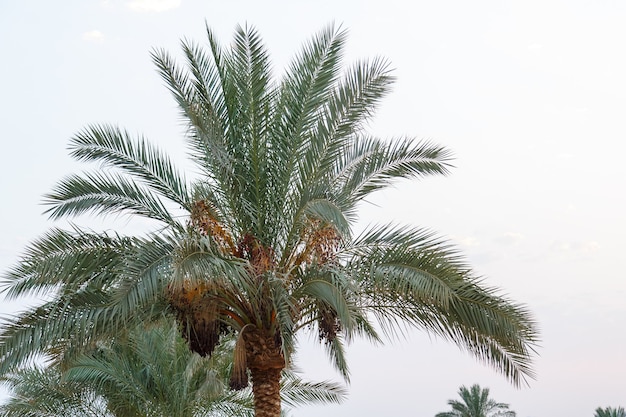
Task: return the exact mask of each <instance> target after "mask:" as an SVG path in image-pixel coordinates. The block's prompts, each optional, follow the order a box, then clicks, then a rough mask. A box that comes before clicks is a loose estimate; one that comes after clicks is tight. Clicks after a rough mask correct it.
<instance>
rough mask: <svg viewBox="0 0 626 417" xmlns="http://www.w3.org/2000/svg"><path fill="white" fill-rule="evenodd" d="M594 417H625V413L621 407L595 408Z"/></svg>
mask: <svg viewBox="0 0 626 417" xmlns="http://www.w3.org/2000/svg"><path fill="white" fill-rule="evenodd" d="M594 417H626V411H625V410H624V408H623V407H619V408H613V407H606V408H602V407H598V408H596V413H595V415H594Z"/></svg>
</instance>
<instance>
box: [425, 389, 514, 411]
mask: <svg viewBox="0 0 626 417" xmlns="http://www.w3.org/2000/svg"><path fill="white" fill-rule="evenodd" d="M459 396H460V397H461V399H462V401H456V400H450V401H448V404H449V405H451V406H452V411H447V412H444V413H437V415H436V416H435V417H515V411H510V410H509V405H508V404H503V403H497V402H495V401H494V400H492V399H490V398H489V388H483V389H481V388H480V386H479V385H478V384H474V385H472V386H471V387H470V388H469V389H467V387H465V386H461V388H460V389H459Z"/></svg>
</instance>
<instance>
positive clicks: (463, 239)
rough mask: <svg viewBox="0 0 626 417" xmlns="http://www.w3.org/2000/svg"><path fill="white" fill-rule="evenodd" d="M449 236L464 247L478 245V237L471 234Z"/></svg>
mask: <svg viewBox="0 0 626 417" xmlns="http://www.w3.org/2000/svg"><path fill="white" fill-rule="evenodd" d="M451 237H452V240H455V241H456V242H457V243H459V244H460V245H462V246H465V247H476V246H480V242H479V241H478V239H476V238H475V237H472V236H451Z"/></svg>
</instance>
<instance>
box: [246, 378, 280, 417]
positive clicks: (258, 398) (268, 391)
mask: <svg viewBox="0 0 626 417" xmlns="http://www.w3.org/2000/svg"><path fill="white" fill-rule="evenodd" d="M250 373H251V377H252V394H253V395H254V416H255V417H280V374H281V369H277V368H270V369H258V368H252V369H250Z"/></svg>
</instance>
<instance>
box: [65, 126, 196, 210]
mask: <svg viewBox="0 0 626 417" xmlns="http://www.w3.org/2000/svg"><path fill="white" fill-rule="evenodd" d="M69 149H70V151H71V153H70V155H71V156H72V157H74V158H75V159H77V160H78V161H100V162H102V163H103V165H104V166H105V167H111V168H118V169H121V170H124V171H125V172H127V173H128V174H129V175H131V176H133V177H137V178H138V179H140V180H141V181H142V182H143V183H144V184H145V185H147V186H148V187H149V188H150V189H152V190H153V191H155V192H157V193H159V194H160V195H161V196H162V197H165V198H167V199H169V200H171V201H173V202H175V203H177V204H179V205H180V206H181V207H182V208H184V209H186V210H190V201H189V192H188V190H187V184H186V181H185V179H184V177H183V176H182V175H181V174H180V173H179V172H177V171H176V169H175V168H174V165H173V163H172V161H171V160H170V159H169V158H168V157H167V155H165V153H163V152H162V151H160V150H158V149H157V148H155V147H154V146H153V145H151V144H150V143H149V142H147V141H146V140H145V139H143V138H140V139H139V140H133V139H132V138H131V136H130V134H129V133H128V132H126V131H124V130H122V129H120V128H118V127H116V126H111V125H91V126H88V127H87V128H85V129H83V130H82V131H81V132H79V133H78V134H76V135H75V136H74V137H73V138H72V139H71V140H70V145H69Z"/></svg>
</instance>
